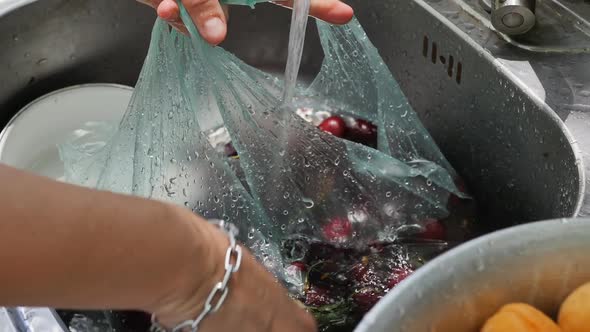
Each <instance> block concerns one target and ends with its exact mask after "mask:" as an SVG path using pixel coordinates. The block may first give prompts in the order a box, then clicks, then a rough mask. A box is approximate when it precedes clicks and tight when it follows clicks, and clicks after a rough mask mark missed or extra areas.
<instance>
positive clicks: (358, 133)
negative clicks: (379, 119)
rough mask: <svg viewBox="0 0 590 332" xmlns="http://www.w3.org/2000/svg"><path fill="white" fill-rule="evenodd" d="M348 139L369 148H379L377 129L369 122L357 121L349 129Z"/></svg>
mask: <svg viewBox="0 0 590 332" xmlns="http://www.w3.org/2000/svg"><path fill="white" fill-rule="evenodd" d="M346 138H348V139H349V140H351V141H353V142H357V143H360V144H364V145H368V146H372V147H374V146H377V127H376V126H375V125H374V124H372V123H371V122H369V121H366V120H362V119H356V120H355V121H354V125H352V126H351V127H349V128H348V130H347V135H346Z"/></svg>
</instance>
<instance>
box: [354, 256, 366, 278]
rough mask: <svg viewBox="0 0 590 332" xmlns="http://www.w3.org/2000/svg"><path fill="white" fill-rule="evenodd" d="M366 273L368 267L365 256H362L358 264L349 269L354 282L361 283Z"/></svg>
mask: <svg viewBox="0 0 590 332" xmlns="http://www.w3.org/2000/svg"><path fill="white" fill-rule="evenodd" d="M368 271H369V266H368V257H367V256H364V257H363V258H362V260H361V261H360V262H358V263H356V264H354V265H353V266H352V268H351V269H350V272H351V274H352V277H353V279H354V280H355V281H356V282H361V281H362V280H364V279H365V276H366V274H367V272H368Z"/></svg>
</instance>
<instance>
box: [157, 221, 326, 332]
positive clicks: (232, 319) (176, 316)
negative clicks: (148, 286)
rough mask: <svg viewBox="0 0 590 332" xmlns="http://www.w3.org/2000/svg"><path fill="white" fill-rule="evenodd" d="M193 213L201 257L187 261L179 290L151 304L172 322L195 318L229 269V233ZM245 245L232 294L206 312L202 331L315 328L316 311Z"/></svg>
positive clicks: (272, 331) (298, 330)
mask: <svg viewBox="0 0 590 332" xmlns="http://www.w3.org/2000/svg"><path fill="white" fill-rule="evenodd" d="M180 213H184V212H180ZM189 218H192V219H194V225H195V234H198V235H197V237H198V238H197V239H195V240H196V241H195V244H196V246H195V249H194V250H195V255H194V257H195V259H193V260H192V261H190V262H187V263H186V266H187V270H186V271H184V272H183V273H184V274H185V276H186V278H182V279H184V282H180V283H175V284H176V286H177V287H176V289H175V291H173V292H172V293H170V294H168V296H164V297H162V298H161V301H160V303H158V304H157V305H156V307H155V308H153V309H152V308H147V309H148V311H149V312H154V313H155V315H156V317H157V319H158V322H159V323H160V324H162V325H163V326H165V327H167V328H173V327H174V326H176V325H177V324H179V323H181V322H184V321H185V320H187V319H195V318H196V317H197V316H198V315H199V314H200V312H201V310H202V309H203V305H204V302H205V300H206V298H207V296H208V295H209V292H210V291H211V289H213V286H214V285H215V284H216V283H217V282H219V281H220V280H221V279H222V277H223V274H224V272H225V270H224V258H225V252H226V250H227V248H228V245H229V240H228V238H227V236H226V235H225V234H224V233H222V232H221V231H219V230H218V229H217V227H216V226H212V225H210V224H208V223H207V222H205V221H203V220H201V219H200V218H198V217H195V216H190V217H189ZM242 250H243V258H242V264H241V266H240V269H239V270H238V272H236V273H234V274H233V275H232V279H231V280H230V283H229V293H228V297H227V299H226V300H225V302H224V303H223V305H222V306H221V308H220V310H219V311H218V312H216V313H214V314H211V315H209V316H207V317H206V318H205V320H204V321H203V322H202V324H201V325H200V326H199V331H203V332H215V331H242V332H315V331H316V327H315V322H314V320H313V318H312V317H311V315H309V314H308V313H307V312H305V311H304V310H303V309H302V308H301V307H299V305H297V303H296V302H295V301H294V300H292V299H291V298H289V296H288V295H287V292H286V290H285V289H283V288H282V287H281V285H280V284H279V283H278V282H277V280H276V279H275V278H274V277H273V276H272V275H271V274H270V273H268V272H267V271H266V270H265V269H264V268H263V267H262V265H260V264H259V263H258V262H257V261H256V260H255V259H254V258H253V256H252V255H251V254H249V253H248V252H247V250H245V248H244V247H242Z"/></svg>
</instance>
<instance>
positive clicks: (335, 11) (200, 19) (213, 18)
mask: <svg viewBox="0 0 590 332" xmlns="http://www.w3.org/2000/svg"><path fill="white" fill-rule="evenodd" d="M138 1H139V2H142V3H145V4H147V5H150V6H151V7H153V8H155V9H156V10H157V12H158V16H160V18H162V19H163V20H166V21H167V22H168V23H169V24H170V25H172V26H173V27H175V28H176V29H178V30H180V31H183V32H186V27H185V26H184V24H183V23H182V21H181V19H180V15H179V9H178V5H177V4H176V1H175V0H138ZM183 4H184V6H185V7H186V9H187V10H188V12H189V13H190V15H191V17H192V19H193V21H194V22H195V24H196V26H197V29H198V30H199V32H200V33H201V35H202V36H203V38H205V40H206V41H207V42H209V43H210V44H213V45H217V44H219V43H221V42H222V41H223V40H224V39H225V36H226V34H227V19H228V12H227V7H226V6H221V5H220V3H219V1H218V0H183ZM275 4H277V5H280V6H284V7H289V8H292V6H293V0H285V1H276V2H275ZM310 15H311V16H314V17H317V18H319V19H321V20H324V21H327V22H329V23H333V24H345V23H347V22H348V21H350V20H351V19H352V15H353V10H352V8H351V7H350V6H348V5H346V4H345V3H343V2H340V0H311V8H310Z"/></svg>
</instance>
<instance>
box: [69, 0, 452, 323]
mask: <svg viewBox="0 0 590 332" xmlns="http://www.w3.org/2000/svg"><path fill="white" fill-rule="evenodd" d="M181 14H182V17H183V20H184V21H185V22H190V18H189V17H188V14H187V13H186V11H185V10H184V8H181ZM188 28H189V31H190V33H191V36H190V37H187V36H184V35H182V34H179V33H177V32H176V31H170V29H169V28H168V27H167V25H166V24H165V23H164V22H162V21H157V22H156V24H155V26H154V30H153V34H152V40H151V45H150V49H149V52H148V55H147V58H146V60H145V63H144V66H143V69H142V72H141V75H140V77H139V80H138V82H137V85H136V88H135V91H134V94H133V97H132V100H131V102H130V104H129V107H128V109H127V111H126V113H125V116H124V118H123V120H122V121H121V123H120V124H119V126H118V129H117V130H116V131H115V132H114V133H113V134H112V135H110V136H109V137H107V138H105V137H104V135H103V137H100V138H97V137H91V136H92V135H78V136H77V138H76V139H74V140H72V141H71V142H69V143H67V144H65V145H64V146H62V147H61V150H60V152H61V155H62V159H63V160H64V162H65V164H66V169H67V175H68V180H69V181H71V182H74V183H78V184H81V185H86V186H90V187H96V188H99V189H105V190H110V191H115V192H120V193H128V194H133V195H139V196H144V197H149V198H153V199H161V200H165V201H169V202H173V203H176V204H179V205H184V206H186V207H187V208H190V209H192V210H193V211H195V212H196V213H199V214H201V215H203V216H205V217H207V218H220V219H224V220H226V221H229V222H231V223H233V224H235V225H236V226H237V227H238V228H239V230H240V237H241V240H242V241H243V242H244V243H245V245H247V246H248V247H249V248H250V249H251V250H252V251H253V252H254V254H255V255H256V256H257V257H258V259H259V260H260V261H261V262H263V263H264V264H265V265H266V267H267V268H268V269H269V270H270V271H272V272H273V273H275V274H276V275H277V276H278V277H279V278H280V279H282V280H283V281H284V282H285V283H286V284H287V285H288V286H290V289H291V291H292V292H293V293H294V296H295V297H296V298H298V299H300V300H301V301H303V302H305V304H306V305H308V306H310V307H312V308H313V309H314V310H316V315H317V317H321V318H322V319H323V321H322V322H323V323H322V326H348V325H349V324H351V320H352V321H356V318H358V315H357V314H359V313H362V312H364V311H366V310H368V308H369V307H370V305H372V304H374V300H375V298H376V299H378V298H379V297H380V296H382V295H383V294H384V292H386V291H387V290H388V289H389V288H391V287H392V285H393V283H392V281H391V280H394V281H395V280H397V281H399V280H401V279H403V278H402V276H405V275H407V274H408V273H410V272H411V271H413V270H414V269H415V268H416V267H417V265H419V263H416V261H421V260H422V258H420V257H418V258H416V255H415V253H416V252H417V251H416V250H414V251H412V250H411V248H413V247H411V245H407V244H403V243H401V242H399V240H400V239H402V238H404V237H406V236H407V234H408V233H410V234H412V232H413V233H419V232H420V231H421V230H422V229H423V228H424V226H425V225H426V224H427V223H428V222H429V221H432V220H440V219H443V218H445V217H447V216H448V210H447V204H448V201H449V198H450V197H451V196H452V195H456V196H463V195H462V194H461V193H460V192H459V190H458V189H457V188H456V187H455V185H454V182H453V181H454V178H455V177H456V174H455V172H454V171H453V169H452V168H451V166H450V165H449V163H448V162H447V161H446V160H445V158H444V157H443V156H442V154H441V153H440V151H439V149H438V148H437V147H436V145H435V143H434V141H433V140H432V139H431V137H430V136H429V135H428V133H427V132H426V130H425V129H424V128H423V126H422V125H421V123H420V122H419V120H418V118H417V116H416V115H415V113H414V112H413V111H412V109H411V107H410V105H409V104H408V102H407V100H406V98H405V97H404V95H403V93H402V92H401V89H400V87H399V85H398V84H397V82H396V81H395V79H394V78H393V76H392V75H391V73H390V72H389V70H388V68H387V67H386V65H385V64H384V63H383V61H382V59H381V58H380V57H379V55H378V52H377V50H376V49H375V48H374V47H373V45H372V44H371V43H370V41H369V40H368V39H367V37H366V35H365V33H364V31H363V30H362V28H361V26H360V24H359V23H358V21H356V20H353V21H352V22H351V23H350V24H348V25H346V26H339V27H337V26H331V25H328V24H326V23H322V22H318V30H319V32H320V36H321V40H322V47H323V49H324V52H325V55H326V57H325V60H324V64H323V66H322V70H321V72H320V74H319V75H318V77H317V78H316V80H315V81H314V82H313V83H312V84H311V86H310V87H308V88H299V89H297V90H296V92H295V96H296V97H295V99H294V100H292V101H291V100H288V101H286V102H284V101H283V100H282V97H283V85H284V83H283V82H282V81H281V80H279V79H277V78H275V77H272V76H271V75H268V74H266V73H264V72H262V71H259V70H257V69H255V68H252V67H250V66H248V65H246V64H245V63H243V62H242V61H240V60H239V59H238V58H236V57H235V56H233V55H232V54H230V53H229V52H227V51H225V50H223V49H222V48H220V47H211V46H209V45H208V44H207V43H206V42H205V41H204V40H203V39H202V38H201V37H200V36H199V34H198V33H197V31H196V29H195V27H194V26H193V25H192V24H190V23H189V24H188ZM304 110H312V113H314V114H318V113H322V112H323V113H326V112H329V113H330V114H338V115H342V116H351V121H353V122H355V123H356V125H358V124H359V123H360V121H364V122H363V123H365V124H367V123H372V125H374V126H375V127H374V128H375V130H376V132H377V133H378V134H377V137H378V138H377V142H378V144H377V145H378V149H374V148H373V147H371V146H370V145H371V144H361V143H363V142H362V140H360V141H358V140H357V142H355V141H354V139H353V140H349V139H345V138H341V137H336V136H335V135H332V134H330V133H327V132H324V131H322V130H320V129H318V128H316V127H315V126H314V125H312V124H310V123H309V121H307V120H306V118H305V116H303V117H302V116H301V114H302V111H304ZM352 127H354V125H353V126H352ZM352 127H351V128H352ZM210 128H217V129H216V130H210ZM349 130H352V131H354V128H352V129H350V128H349ZM103 133H104V131H103ZM107 136H108V135H107ZM93 141H95V142H94V143H97V144H93ZM100 142H106V143H100ZM99 143H100V144H99ZM229 143H231V146H233V148H235V153H234V152H232V153H231V156H228V155H226V154H225V153H224V147H227V146H228V144H229ZM408 230H410V231H408ZM440 245H441V244H440V243H438V242H436V243H434V247H435V249H434V251H437V250H439V249H440V248H439V247H438V246H440ZM384 247H387V248H386V249H384ZM442 247H444V246H442ZM421 248H422V249H424V248H426V251H428V250H431V251H432V250H433V249H432V248H433V247H432V246H426V247H421ZM422 251H424V250H422ZM342 255H345V256H346V257H347V258H346V259H344V258H343V259H340V260H338V259H337V257H343V256H342ZM366 257H373V258H375V259H373V260H372V261H371V262H372V263H373V265H375V266H377V267H376V268H373V270H374V272H375V271H377V272H378V273H377V274H379V275H380V276H379V277H378V278H377V277H374V278H373V279H370V280H369V283H368V284H367V283H351V280H353V279H355V278H356V277H355V276H353V275H350V273H351V271H352V270H354V269H353V268H352V267H354V266H356V265H357V263H359V262H360V263H362V264H363V266H368V264H369V263H368V262H367V261H366V260H367V259H369V258H366ZM353 258H354V259H353ZM365 258H366V259H365ZM338 261H339V262H340V263H339V264H336V263H337V262H338ZM363 262H364V263H363ZM412 262H413V263H412ZM365 263H366V264H365ZM359 268H361V270H363V271H366V269H364V268H362V266H361V267H359ZM355 271H356V270H355ZM319 272H321V273H319ZM318 273H319V277H317V278H316V277H314V276H318ZM364 273H366V272H364ZM377 274H375V273H373V274H372V275H377ZM355 275H356V274H355ZM363 275H365V274H363ZM392 276H395V277H392ZM314 278H315V279H314ZM375 278H377V279H378V280H379V284H378V285H377V281H376V280H377V279H375ZM392 278H393V279H392ZM312 279H313V280H318V281H323V282H324V284H326V283H327V284H329V285H332V286H330V287H329V288H330V289H331V290H332V292H335V289H338V290H339V292H341V293H342V294H337V296H327V295H325V294H323V295H322V294H320V293H321V291H318V289H322V288H321V287H320V288H317V287H319V286H318V285H317V284H313V285H311V283H310V280H312ZM320 284H321V282H320ZM335 285H336V286H337V287H336V286H335ZM367 289H369V291H368V290H367ZM367 292H368V293H367ZM314 294H315V295H314ZM318 294H320V295H318ZM359 294H360V295H359ZM367 294H369V295H367ZM371 294H373V295H371ZM375 294H377V295H375ZM358 297H360V300H359V299H358ZM367 298H369V300H367ZM314 299H315V300H317V301H315V300H314ZM318 299H319V300H318ZM326 299H327V300H326ZM351 301H352V302H351ZM363 301H364V303H365V304H366V305H362V304H359V303H363ZM353 302H354V304H351V303H353ZM314 303H315V304H314ZM318 303H319V304H318ZM367 303H368V304H367ZM355 313H356V314H355ZM355 315H357V316H355ZM346 317H350V318H346ZM355 317H356V318H355Z"/></svg>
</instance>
